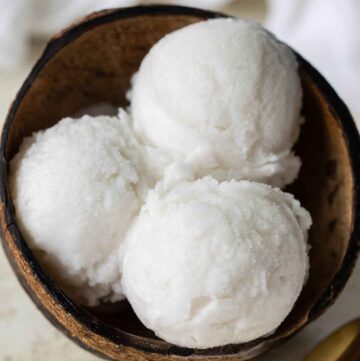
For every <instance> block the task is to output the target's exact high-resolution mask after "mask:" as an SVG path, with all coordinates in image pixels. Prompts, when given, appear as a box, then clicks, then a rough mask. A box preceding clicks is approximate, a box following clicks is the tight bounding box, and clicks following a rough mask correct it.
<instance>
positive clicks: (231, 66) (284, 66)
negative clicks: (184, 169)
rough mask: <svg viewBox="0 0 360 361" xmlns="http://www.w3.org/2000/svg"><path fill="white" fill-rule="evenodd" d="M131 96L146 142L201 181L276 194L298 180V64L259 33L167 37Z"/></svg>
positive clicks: (222, 28) (212, 26)
mask: <svg viewBox="0 0 360 361" xmlns="http://www.w3.org/2000/svg"><path fill="white" fill-rule="evenodd" d="M129 96H130V100H131V113H132V115H133V118H134V128H135V131H136V132H137V133H138V135H139V136H140V137H141V138H142V140H143V142H144V143H148V144H151V145H152V146H154V147H157V148H159V149H161V150H165V151H166V152H168V154H169V155H170V156H171V159H172V160H175V161H181V162H185V163H187V164H190V165H191V166H192V167H193V168H194V172H195V174H196V176H197V177H202V176H205V175H209V174H211V175H212V176H214V177H215V178H217V179H218V180H230V179H232V178H234V179H237V180H240V179H248V180H255V181H260V182H265V183H269V184H272V185H275V186H279V187H283V186H285V185H286V184H289V183H291V182H292V181H293V180H294V179H295V178H296V177H297V174H298V171H299V167H300V159H299V158H298V157H297V156H295V155H294V153H293V152H292V146H293V145H294V143H295V141H296V140H297V138H298V134H299V128H300V124H301V117H300V108H301V101H302V89H301V84H300V79H299V75H298V64H297V60H296V58H295V56H294V54H293V52H292V50H291V49H290V48H288V47H287V46H286V45H284V44H282V43H280V42H278V41H277V40H276V39H275V37H273V36H272V35H271V34H269V33H267V32H266V31H265V30H264V29H263V28H261V27H260V26H259V25H257V24H255V23H252V22H248V21H244V20H240V19H236V20H235V19H216V20H208V21H204V22H199V23H196V24H193V25H190V26H187V27H184V28H182V29H180V30H177V31H175V32H173V33H170V34H168V35H167V36H165V37H164V38H162V39H161V40H160V41H159V42H158V43H157V44H155V45H154V46H153V47H152V48H151V50H150V51H149V53H148V54H147V55H146V56H145V58H144V60H143V62H142V64H141V66H140V70H139V72H138V73H137V74H136V76H134V79H133V87H132V89H131V92H130V93H129Z"/></svg>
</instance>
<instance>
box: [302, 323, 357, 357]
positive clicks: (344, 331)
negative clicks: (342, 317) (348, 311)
mask: <svg viewBox="0 0 360 361" xmlns="http://www.w3.org/2000/svg"><path fill="white" fill-rule="evenodd" d="M359 360H360V318H358V319H356V320H354V321H350V322H348V323H346V324H345V325H344V326H342V327H340V328H339V329H338V330H336V331H335V332H333V333H332V334H331V335H330V336H329V337H327V338H325V340H323V341H321V342H320V344H319V345H317V346H316V347H315V348H314V350H312V351H311V352H310V353H309V354H308V355H307V356H306V357H305V359H304V361H359Z"/></svg>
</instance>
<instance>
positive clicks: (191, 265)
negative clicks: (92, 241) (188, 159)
mask: <svg viewBox="0 0 360 361" xmlns="http://www.w3.org/2000/svg"><path fill="white" fill-rule="evenodd" d="M310 224H311V217H310V215H309V213H308V212H307V211H306V210H305V209H304V208H302V207H301V206H300V203H299V202H298V201H297V200H295V199H294V197H293V196H292V195H290V194H288V193H283V192H282V191H280V190H279V189H275V188H271V187H270V186H267V185H264V184H259V183H255V182H248V181H240V182H237V181H230V182H223V183H218V182H217V181H216V180H214V179H212V178H211V177H206V178H203V179H201V180H198V181H195V182H184V183H182V184H180V185H178V186H177V187H175V188H172V189H171V190H169V191H165V192H162V191H159V187H158V188H156V189H155V190H153V191H150V193H149V196H148V199H147V202H146V203H145V205H144V206H143V208H142V210H141V213H140V216H139V217H138V218H137V220H136V221H135V222H134V223H133V226H132V227H131V229H130V230H129V232H128V234H127V238H126V240H125V243H124V247H123V248H122V250H121V252H120V259H121V260H122V270H123V278H122V284H123V290H124V293H125V295H126V296H127V298H128V300H129V301H130V303H131V305H132V307H133V309H134V311H135V312H136V314H137V315H138V317H139V318H140V320H141V321H142V322H143V323H144V325H145V326H146V327H148V328H150V329H152V330H153V331H154V332H155V333H156V334H157V335H158V336H159V337H161V338H163V339H165V340H166V341H168V342H171V343H174V344H176V345H180V346H184V347H192V348H208V347H215V346H221V345H225V344H231V343H241V342H246V341H250V340H253V339H256V338H258V337H261V336H263V335H265V334H267V333H269V332H272V331H274V330H275V329H276V328H277V327H278V326H279V325H280V323H281V322H282V321H283V320H284V319H285V317H286V316H287V315H288V313H289V312H290V311H291V309H292V307H293V305H294V303H295V301H296V299H297V298H298V296H299V294H300V291H301V289H302V287H303V284H304V282H305V279H306V275H307V272H308V254H307V231H308V229H309V227H310Z"/></svg>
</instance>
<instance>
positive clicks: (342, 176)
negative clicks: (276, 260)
mask: <svg viewBox="0 0 360 361" xmlns="http://www.w3.org/2000/svg"><path fill="white" fill-rule="evenodd" d="M221 16H225V15H222V14H218V13H213V12H208V11H201V10H197V9H191V8H184V7H175V6H149V7H134V8H127V9H115V10H107V11H103V12H99V13H95V14H93V15H91V16H89V17H87V18H86V19H85V20H84V21H82V22H81V23H78V24H76V25H75V26H73V27H71V28H69V29H67V30H65V31H63V32H62V33H60V34H58V35H57V36H55V37H54V38H53V39H52V40H51V41H50V43H49V44H48V46H47V48H46V49H45V51H44V53H43V55H42V56H41V58H40V60H39V61H38V62H37V64H36V65H35V67H34V68H33V70H32V71H31V73H30V75H29V76H28V78H27V79H26V80H25V82H24V84H23V86H22V87H21V89H20V91H19V93H18V95H17V97H16V99H15V101H14V103H13V104H12V106H11V109H10V111H9V114H8V116H7V119H6V121H5V125H4V128H3V133H2V138H1V164H0V177H1V178H0V179H1V182H0V187H1V192H0V196H1V212H0V215H1V232H2V241H3V246H4V249H5V251H6V254H7V257H8V259H9V261H10V263H11V265H12V267H13V269H14V271H15V272H16V274H17V277H18V278H19V280H20V282H21V284H22V285H23V287H24V288H25V290H26V291H27V293H28V294H29V296H30V297H31V298H32V300H33V301H34V302H35V303H36V305H37V306H38V308H39V309H40V310H41V312H42V313H43V314H44V315H45V316H46V317H47V318H48V319H49V321H51V322H52V323H53V324H54V325H55V326H56V327H58V328H59V329H60V330H61V331H62V332H63V333H65V334H66V335H68V336H69V337H70V338H71V339H73V340H74V341H75V342H77V343H78V344H79V345H81V346H83V347H85V348H87V349H89V350H90V351H91V352H93V353H96V354H98V355H101V356H103V357H105V358H107V359H109V360H154V361H160V360H161V361H162V360H178V359H179V358H186V359H189V360H210V359H211V360H227V359H236V360H248V359H251V358H254V357H256V356H257V355H260V354H262V353H264V352H266V351H267V350H269V349H271V348H273V347H274V346H276V345H278V344H280V343H282V342H283V341H285V340H286V339H288V338H289V337H291V336H292V335H293V334H294V333H295V332H297V331H299V330H300V329H301V328H302V327H304V326H305V325H306V324H308V323H309V322H311V321H312V320H314V319H315V318H317V317H318V316H319V315H321V314H322V313H323V312H324V311H325V310H326V309H327V308H328V307H329V306H331V304H332V303H333V302H334V301H335V299H336V298H337V297H338V295H339V293H340V292H341V290H342V289H343V287H344V285H345V283H346V281H347V280H348V278H349V276H350V274H351V271H352V269H353V267H354V264H355V261H356V257H357V254H358V251H359V237H360V202H359V195H360V193H359V185H360V140H359V135H358V132H357V130H356V127H355V124H354V122H353V120H352V118H351V116H350V113H349V111H348V109H347V108H346V106H345V105H344V103H343V102H342V101H341V99H340V98H339V97H338V96H337V94H336V93H335V91H334V90H333V89H332V88H331V87H330V85H329V84H328V83H327V82H326V80H325V79H324V78H323V77H322V76H321V75H320V74H319V73H318V72H317V71H316V70H315V69H314V68H313V67H312V66H311V65H310V64H309V63H308V62H307V61H305V60H304V59H303V58H302V57H301V56H299V55H297V56H298V61H299V64H300V67H299V71H300V76H301V79H302V85H303V91H304V98H303V109H302V112H303V115H304V117H305V118H306V122H305V124H304V125H303V127H302V130H301V135H300V139H299V141H298V143H297V145H296V149H295V150H296V152H297V154H299V155H300V156H301V159H302V162H303V166H302V168H301V172H300V175H299V178H298V179H297V181H296V182H295V183H294V184H292V185H291V186H290V187H288V189H287V191H289V192H292V193H293V194H294V195H295V196H296V197H297V198H298V199H299V200H300V201H301V203H302V204H303V206H304V207H306V208H307V209H308V210H309V211H310V213H311V215H312V217H313V226H312V228H311V231H310V234H309V242H310V244H311V250H310V275H309V278H308V281H307V283H306V286H305V287H304V289H303V291H302V293H301V295H300V298H299V300H298V302H297V303H296V305H295V307H294V308H293V310H292V312H291V313H290V314H289V316H288V317H287V318H286V320H285V321H284V322H283V323H282V324H281V326H280V327H279V328H278V329H277V330H276V331H275V332H274V333H272V334H271V335H268V336H266V337H263V338H260V339H256V340H254V341H252V342H248V343H244V344H235V345H228V346H225V347H218V348H212V349H205V350H197V349H187V348H181V347H177V346H175V345H172V344H169V343H167V342H165V341H163V340H160V339H158V338H157V337H156V336H155V335H154V334H153V333H152V332H151V331H150V330H148V329H146V328H145V327H144V326H143V325H142V324H141V323H140V321H139V320H138V319H137V317H136V316H135V314H134V312H133V311H132V309H131V307H130V305H129V304H128V303H127V302H122V303H121V304H115V305H103V306H100V307H97V308H84V307H82V306H80V305H78V304H76V303H75V302H74V301H73V300H71V298H70V297H69V296H68V295H66V294H65V293H64V291H63V290H62V289H61V288H60V287H59V286H58V285H57V284H56V283H55V282H54V280H53V279H52V278H51V276H50V275H49V274H48V273H47V271H46V270H45V269H43V268H42V267H41V265H40V264H39V263H38V262H37V260H36V258H35V257H34V255H33V253H32V252H31V250H30V249H29V247H28V246H27V244H26V241H25V239H24V238H23V236H22V234H21V233H20V231H19V228H18V226H17V220H16V217H15V215H14V209H13V207H12V203H11V199H10V195H9V187H8V178H7V172H8V165H9V161H10V160H11V158H12V157H13V156H14V154H15V153H16V152H17V150H18V148H19V145H20V144H21V141H22V139H23V138H24V137H26V136H29V135H30V134H32V133H33V132H34V131H37V130H40V129H45V128H48V127H50V126H52V125H54V124H55V123H56V122H58V121H59V120H60V119H61V118H63V117H65V116H69V115H71V114H75V113H76V112H78V111H80V110H81V109H84V108H85V107H87V106H89V105H92V104H96V103H100V102H107V103H111V104H113V105H116V106H124V105H126V104H127V103H126V99H125V93H126V90H127V89H128V87H129V84H130V78H131V76H132V74H133V73H134V72H135V71H136V70H137V69H138V67H139V64H140V62H141V60H142V59H143V57H144V55H145V54H146V53H147V51H148V50H149V49H150V47H151V46H152V45H153V44H154V43H155V42H156V41H158V40H159V39H160V38H161V37H163V36H164V35H165V34H167V33H169V32H171V31H173V30H175V29H178V28H180V27H183V26H185V25H188V24H192V23H195V22H198V21H202V20H206V19H209V18H215V17H221Z"/></svg>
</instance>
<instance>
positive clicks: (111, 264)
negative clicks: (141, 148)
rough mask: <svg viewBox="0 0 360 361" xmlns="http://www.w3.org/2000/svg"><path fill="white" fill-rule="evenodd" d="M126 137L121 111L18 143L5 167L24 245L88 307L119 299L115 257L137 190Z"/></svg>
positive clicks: (133, 151) (58, 127)
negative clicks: (26, 243) (7, 168)
mask: <svg viewBox="0 0 360 361" xmlns="http://www.w3.org/2000/svg"><path fill="white" fill-rule="evenodd" d="M127 130H128V127H127V116H126V113H125V112H124V111H121V112H120V115H119V118H118V117H107V116H99V117H90V116H83V117H82V118H80V119H71V118H66V119H64V120H62V121H60V122H59V123H57V124H56V125H54V126H53V127H51V128H49V129H47V130H45V131H40V132H37V133H35V134H33V135H32V136H31V137H29V138H26V139H25V140H24V142H23V144H22V146H21V148H20V151H19V153H18V154H17V155H16V156H15V158H14V159H13V160H12V162H11V167H10V171H11V174H10V185H11V193H12V198H13V202H14V206H15V211H16V216H17V219H18V221H19V225H20V228H21V231H22V233H23V235H24V237H25V239H26V240H27V242H28V243H29V245H30V247H31V248H32V249H33V251H34V252H35V253H36V254H37V256H38V258H39V260H40V261H41V263H43V264H44V265H45V266H46V269H47V270H50V273H51V274H52V276H53V277H54V278H55V279H56V280H58V281H59V282H60V283H61V284H62V286H63V287H64V288H65V289H66V290H67V291H68V292H69V293H70V294H71V295H72V296H73V298H75V299H76V300H77V301H78V302H80V303H85V304H88V305H95V304H97V303H98V302H99V301H100V300H113V301H115V300H118V299H121V298H122V297H123V294H122V290H121V282H120V280H121V273H120V271H119V266H118V257H117V249H118V247H119V245H120V244H121V242H122V241H123V239H124V237H125V234H126V232H127V230H128V228H129V226H130V224H131V222H132V220H133V217H134V215H135V214H136V213H137V212H138V209H139V207H140V200H139V197H138V193H139V194H140V193H141V188H142V187H140V186H141V179H140V178H141V175H140V174H139V172H138V169H137V168H136V163H137V159H136V148H135V147H134V144H133V141H132V138H131V134H130V132H129V131H127ZM130 160H131V161H130Z"/></svg>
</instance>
